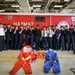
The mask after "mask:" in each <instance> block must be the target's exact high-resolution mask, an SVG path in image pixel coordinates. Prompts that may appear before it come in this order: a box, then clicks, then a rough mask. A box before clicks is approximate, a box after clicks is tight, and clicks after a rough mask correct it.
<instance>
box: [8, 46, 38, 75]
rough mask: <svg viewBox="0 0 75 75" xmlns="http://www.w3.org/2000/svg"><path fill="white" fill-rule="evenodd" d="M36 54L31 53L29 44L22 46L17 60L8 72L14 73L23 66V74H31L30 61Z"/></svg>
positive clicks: (11, 74)
mask: <svg viewBox="0 0 75 75" xmlns="http://www.w3.org/2000/svg"><path fill="white" fill-rule="evenodd" d="M36 58H37V56H36V55H35V54H34V53H33V51H32V48H31V46H29V45H26V46H25V47H23V48H22V50H21V52H20V55H19V56H18V61H17V62H16V63H15V65H14V67H13V69H12V70H11V71H10V72H9V73H10V75H14V74H15V73H17V71H18V70H19V69H20V68H21V67H23V69H24V72H25V74H27V75H30V74H32V70H31V65H30V63H31V62H33V61H34V60H36Z"/></svg>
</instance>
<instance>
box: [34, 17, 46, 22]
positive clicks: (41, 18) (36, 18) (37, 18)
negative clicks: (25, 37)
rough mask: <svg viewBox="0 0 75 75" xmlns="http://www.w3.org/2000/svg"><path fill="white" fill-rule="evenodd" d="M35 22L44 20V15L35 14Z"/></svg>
mask: <svg viewBox="0 0 75 75" xmlns="http://www.w3.org/2000/svg"><path fill="white" fill-rule="evenodd" d="M35 22H45V17H39V16H36V17H35Z"/></svg>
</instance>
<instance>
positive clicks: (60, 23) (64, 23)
mask: <svg viewBox="0 0 75 75" xmlns="http://www.w3.org/2000/svg"><path fill="white" fill-rule="evenodd" d="M66 25H67V26H68V28H69V24H68V23H67V22H66V21H61V22H59V23H58V25H57V28H58V29H60V27H61V26H64V27H65V26H66Z"/></svg>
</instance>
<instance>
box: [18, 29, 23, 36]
mask: <svg viewBox="0 0 75 75" xmlns="http://www.w3.org/2000/svg"><path fill="white" fill-rule="evenodd" d="M21 30H22V29H21V28H20V29H19V32H20V31H21ZM23 32H24V30H22V33H19V37H21V36H22V37H23Z"/></svg>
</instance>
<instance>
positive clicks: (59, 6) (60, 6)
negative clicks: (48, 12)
mask: <svg viewBox="0 0 75 75" xmlns="http://www.w3.org/2000/svg"><path fill="white" fill-rule="evenodd" d="M54 7H55V8H57V7H58V8H62V7H63V5H54Z"/></svg>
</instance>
